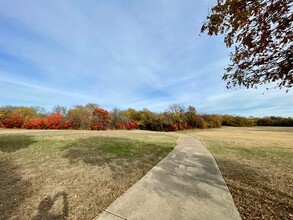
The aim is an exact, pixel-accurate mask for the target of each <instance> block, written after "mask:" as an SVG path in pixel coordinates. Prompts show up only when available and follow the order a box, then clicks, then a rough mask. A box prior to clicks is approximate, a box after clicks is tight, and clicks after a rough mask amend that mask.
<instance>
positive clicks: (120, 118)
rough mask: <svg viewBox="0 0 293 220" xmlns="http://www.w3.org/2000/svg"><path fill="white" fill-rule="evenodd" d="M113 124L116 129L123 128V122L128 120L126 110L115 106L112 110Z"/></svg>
mask: <svg viewBox="0 0 293 220" xmlns="http://www.w3.org/2000/svg"><path fill="white" fill-rule="evenodd" d="M110 116H111V123H112V126H113V127H115V128H116V129H122V128H123V124H124V123H125V122H127V118H126V115H125V111H122V110H121V109H119V108H113V109H112V111H111V112H110Z"/></svg>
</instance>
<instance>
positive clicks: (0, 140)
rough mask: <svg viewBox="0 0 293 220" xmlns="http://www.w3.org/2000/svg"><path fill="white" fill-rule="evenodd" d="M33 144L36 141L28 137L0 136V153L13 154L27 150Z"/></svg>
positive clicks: (15, 135)
mask: <svg viewBox="0 0 293 220" xmlns="http://www.w3.org/2000/svg"><path fill="white" fill-rule="evenodd" d="M35 142H36V141H35V140H34V139H33V138H32V137H31V136H29V135H20V134H11V135H10V134H9V135H8V134H6V135H0V151H2V152H8V153H11V152H15V151H18V150H20V149H23V148H27V147H29V146H30V145H32V144H33V143H35Z"/></svg>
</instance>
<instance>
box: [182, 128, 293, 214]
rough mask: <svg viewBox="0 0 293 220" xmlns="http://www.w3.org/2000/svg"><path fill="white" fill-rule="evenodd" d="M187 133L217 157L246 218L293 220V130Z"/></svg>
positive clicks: (214, 130)
mask: <svg viewBox="0 0 293 220" xmlns="http://www.w3.org/2000/svg"><path fill="white" fill-rule="evenodd" d="M185 133H187V134H189V135H192V136H194V137H196V138H198V139H199V140H201V141H202V142H203V143H204V144H205V145H206V147H207V148H208V149H209V150H210V152H211V153H212V154H213V156H214V157H215V159H216V161H217V163H218V165H219V168H220V170H221V171H222V173H223V176H224V179H225V181H226V182H227V184H228V187H229V189H230V191H231V193H232V196H233V198H234V201H235V204H236V206H237V208H238V210H239V212H240V214H241V217H242V218H243V219H293V128H277V127H252V128H232V127H224V128H221V129H208V130H202V131H198V130H196V131H186V132H185Z"/></svg>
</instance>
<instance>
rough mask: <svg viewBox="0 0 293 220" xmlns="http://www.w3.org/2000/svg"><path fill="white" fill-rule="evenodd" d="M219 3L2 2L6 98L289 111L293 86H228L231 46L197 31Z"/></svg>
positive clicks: (35, 102)
mask: <svg viewBox="0 0 293 220" xmlns="http://www.w3.org/2000/svg"><path fill="white" fill-rule="evenodd" d="M214 3H215V1H212V0H210V1H207V0H184V1H182V0H145V1H143V0H123V1H121V0H85V1H80V0H62V1H60V0H42V1H38V0H9V1H7V0H0V105H25V106H43V107H46V108H47V109H48V110H50V109H51V108H52V107H53V106H54V105H57V104H59V105H65V106H68V107H72V106H74V105H77V104H86V103H89V102H93V103H98V104H99V105H100V106H101V107H103V108H106V109H108V110H110V109H111V108H113V107H119V108H122V109H126V108H135V109H142V108H149V109H150V110H152V111H158V112H160V111H164V110H165V109H166V108H168V106H169V105H170V104H173V103H176V104H181V105H185V106H188V105H193V106H195V107H196V109H197V110H198V111H199V112H206V113H220V114H226V113H227V114H234V115H244V116H251V115H253V116H269V115H279V116H290V117H292V116H293V91H289V93H287V94H286V93H285V91H284V90H281V91H280V90H270V91H265V88H259V89H258V90H247V89H237V90H235V89H233V90H226V88H225V82H223V81H222V80H221V76H222V74H223V72H224V68H225V67H226V66H227V64H228V63H229V52H230V51H229V50H228V49H227V48H225V45H224V43H223V37H222V36H218V37H208V36H207V35H205V34H203V35H201V36H199V32H200V27H201V25H202V23H203V22H204V20H205V17H206V15H207V13H208V8H209V7H211V6H212V5H213V4H214ZM263 93H264V94H263Z"/></svg>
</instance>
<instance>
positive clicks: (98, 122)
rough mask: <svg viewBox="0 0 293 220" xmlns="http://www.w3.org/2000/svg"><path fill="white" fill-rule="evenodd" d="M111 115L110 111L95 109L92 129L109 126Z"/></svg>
mask: <svg viewBox="0 0 293 220" xmlns="http://www.w3.org/2000/svg"><path fill="white" fill-rule="evenodd" d="M110 121H111V116H110V114H109V112H108V111H107V110H105V109H102V108H96V109H95V110H94V111H93V117H92V125H91V129H92V130H105V129H107V128H108V127H109V125H110Z"/></svg>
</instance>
